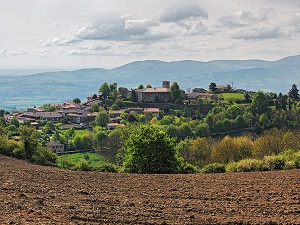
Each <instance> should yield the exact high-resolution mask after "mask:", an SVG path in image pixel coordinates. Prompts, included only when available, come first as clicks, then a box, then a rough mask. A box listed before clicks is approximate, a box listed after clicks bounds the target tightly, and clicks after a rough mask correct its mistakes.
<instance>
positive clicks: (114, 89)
mask: <svg viewBox="0 0 300 225" xmlns="http://www.w3.org/2000/svg"><path fill="white" fill-rule="evenodd" d="M118 95H119V91H118V84H117V83H116V82H114V83H112V84H110V85H109V97H110V98H111V99H113V100H116V99H117V98H118Z"/></svg>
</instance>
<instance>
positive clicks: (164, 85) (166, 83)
mask: <svg viewBox="0 0 300 225" xmlns="http://www.w3.org/2000/svg"><path fill="white" fill-rule="evenodd" d="M162 87H163V88H170V81H168V80H164V81H163V82H162Z"/></svg>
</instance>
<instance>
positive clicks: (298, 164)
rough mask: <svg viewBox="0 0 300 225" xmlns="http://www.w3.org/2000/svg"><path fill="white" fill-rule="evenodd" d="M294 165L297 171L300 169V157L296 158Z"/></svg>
mask: <svg viewBox="0 0 300 225" xmlns="http://www.w3.org/2000/svg"><path fill="white" fill-rule="evenodd" d="M293 163H294V165H295V167H296V168H297V169H300V156H298V155H297V156H295V158H294V160H293Z"/></svg>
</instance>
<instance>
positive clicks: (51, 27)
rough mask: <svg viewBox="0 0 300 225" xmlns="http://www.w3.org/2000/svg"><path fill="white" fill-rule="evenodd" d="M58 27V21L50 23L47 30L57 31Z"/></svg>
mask: <svg viewBox="0 0 300 225" xmlns="http://www.w3.org/2000/svg"><path fill="white" fill-rule="evenodd" d="M59 27H60V23H59V22H58V21H56V22H54V23H52V24H51V25H50V26H49V29H50V30H57V29H58V28H59Z"/></svg>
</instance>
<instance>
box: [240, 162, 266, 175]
mask: <svg viewBox="0 0 300 225" xmlns="http://www.w3.org/2000/svg"><path fill="white" fill-rule="evenodd" d="M266 170H268V167H267V165H266V163H265V162H264V161H263V160H259V159H243V160H241V161H239V162H237V163H236V165H235V168H234V172H252V171H266Z"/></svg>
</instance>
